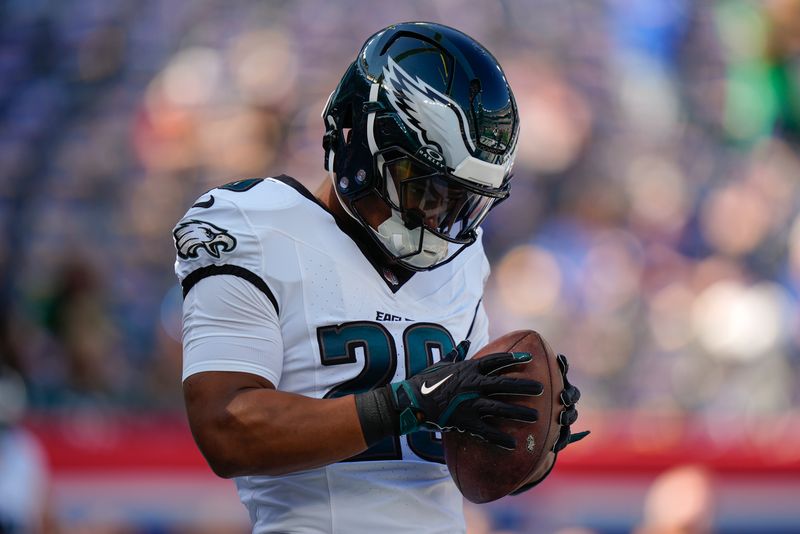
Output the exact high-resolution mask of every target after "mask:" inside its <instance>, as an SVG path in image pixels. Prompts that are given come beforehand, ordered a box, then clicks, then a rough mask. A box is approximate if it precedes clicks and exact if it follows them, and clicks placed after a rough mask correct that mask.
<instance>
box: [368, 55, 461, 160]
mask: <svg viewBox="0 0 800 534" xmlns="http://www.w3.org/2000/svg"><path fill="white" fill-rule="evenodd" d="M383 86H384V89H385V90H386V94H387V97H388V99H389V102H390V103H391V104H392V107H394V109H395V110H396V111H397V114H398V115H399V116H400V118H401V119H402V120H403V122H404V123H405V124H406V125H407V126H408V127H409V128H411V129H412V130H413V131H414V132H416V134H417V137H418V139H419V142H420V144H422V145H423V146H425V145H428V146H433V147H435V148H436V149H437V150H438V151H439V152H440V153H441V154H442V155H443V156H444V158H445V160H446V161H447V163H449V164H450V165H454V164H457V163H459V162H461V161H463V160H464V159H466V158H467V157H469V156H470V155H471V154H472V153H473V152H474V151H475V144H474V143H473V142H472V137H471V136H470V135H469V123H468V122H467V117H466V115H464V110H462V109H461V107H459V106H458V104H456V103H455V102H454V101H453V100H452V99H451V98H449V97H448V96H447V95H444V94H442V93H440V92H439V91H437V90H436V89H434V88H433V87H431V86H430V85H428V84H427V83H425V82H424V81H423V80H421V79H419V78H418V77H412V76H411V75H410V74H408V73H407V72H406V71H405V70H403V69H402V67H400V66H399V65H398V64H397V63H395V61H394V60H393V59H392V58H391V57H389V58H388V63H387V66H386V67H384V68H383Z"/></svg>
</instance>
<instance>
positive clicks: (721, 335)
mask: <svg viewBox="0 0 800 534" xmlns="http://www.w3.org/2000/svg"><path fill="white" fill-rule="evenodd" d="M409 19H428V20H435V21H441V22H444V23H446V24H449V25H452V26H455V27H457V28H459V29H461V30H463V31H465V32H467V33H469V34H470V35H473V36H474V37H476V38H477V39H478V40H479V41H481V42H483V43H484V44H485V45H487V47H488V48H489V49H490V50H492V51H493V52H494V54H495V55H496V56H497V57H498V58H499V59H500V62H501V64H502V65H503V66H504V69H505V71H506V73H507V75H508V77H509V79H510V82H511V85H512V87H513V88H514V90H515V93H516V96H517V100H518V104H519V108H520V111H521V114H522V138H521V146H520V149H519V155H518V157H517V163H516V167H515V176H514V182H513V192H512V198H511V199H510V200H509V201H508V202H507V203H505V204H504V205H503V206H502V207H501V208H500V209H498V210H496V211H495V212H493V213H492V214H491V216H490V217H489V219H488V221H487V222H486V224H485V229H486V234H485V244H486V248H487V250H488V253H489V254H490V259H491V260H492V263H493V267H494V270H493V276H492V278H491V281H490V285H489V287H488V294H487V304H488V306H489V308H490V317H492V319H493V321H494V323H493V332H494V334H495V335H497V334H500V333H502V332H505V331H508V330H511V329H514V328H519V327H525V328H530V327H533V328H536V329H538V330H540V331H542V332H543V333H544V334H545V335H546V336H548V337H549V338H550V339H551V340H552V342H553V343H554V345H555V346H557V347H559V348H560V349H561V350H562V351H564V352H565V353H567V354H568V355H569V356H570V359H571V361H572V362H573V368H574V370H573V371H572V373H574V374H575V375H576V376H575V379H574V380H575V382H576V383H579V384H581V387H582V389H583V390H584V393H585V397H584V398H585V401H584V405H585V407H586V409H587V410H604V409H608V408H630V407H636V408H638V409H644V410H650V411H652V410H659V411H665V412H670V413H672V412H693V413H698V414H701V415H709V416H714V417H718V416H720V415H724V414H729V415H731V416H732V417H734V416H735V417H736V418H737V419H738V420H742V418H743V417H744V420H746V419H747V417H750V416H752V417H759V416H760V415H761V414H764V413H767V414H779V413H783V412H785V411H787V410H792V409H797V408H798V406H799V405H800V395H799V394H798V391H800V328H798V326H800V301H799V300H798V296H799V295H798V289H800V216H798V203H799V202H800V188H799V184H800V182H799V181H798V177H800V159H798V151H797V148H798V141H799V140H800V53H799V52H800V2H798V1H797V0H771V1H765V2H756V1H747V0H720V1H716V2H712V1H708V2H691V1H688V0H673V1H670V2H662V1H660V0H636V1H622V0H620V1H611V0H607V1H568V2H565V1H562V0H537V1H535V2H534V1H531V2H523V1H514V0H509V1H503V2H473V3H471V4H469V7H464V6H463V5H461V4H460V3H459V2H455V1H451V0H440V1H436V2H427V1H426V2H423V1H415V2H392V3H386V4H382V5H381V7H380V9H377V8H374V7H373V6H372V4H371V3H370V2H367V1H361V0H346V1H341V2H325V1H310V0H308V1H298V2H278V1H275V2H260V1H241V2H237V3H235V4H233V5H231V4H229V3H227V2H223V1H212V0H204V1H188V0H183V1H171V2H156V1H133V0H78V1H72V2H63V3H62V2H54V1H46V0H36V1H34V0H28V1H6V2H0V161H1V162H2V164H1V165H0V225H2V232H3V233H2V235H3V236H4V238H3V239H2V240H0V273H2V276H1V277H0V323H1V324H0V354H2V361H3V364H4V365H6V366H9V367H11V368H14V369H16V370H17V371H18V372H19V373H20V374H21V375H22V376H23V377H24V379H25V382H26V384H27V386H28V390H29V396H30V401H31V404H32V406H33V407H35V408H38V409H43V410H56V409H65V408H75V407H93V408H98V409H105V408H115V407H126V408H133V409H137V408H159V409H173V408H178V407H179V406H180V403H181V401H180V388H179V380H180V341H179V340H180V305H181V296H180V292H179V289H178V287H177V284H176V280H175V278H174V275H173V273H172V263H173V259H174V250H173V247H172V243H171V235H170V234H171V229H172V226H173V224H174V223H175V221H176V220H177V219H178V218H179V217H180V216H181V215H182V214H183V212H184V211H185V210H186V209H187V208H188V206H189V205H190V204H191V202H192V201H193V200H194V199H195V198H196V197H198V196H199V195H200V194H201V193H202V192H203V191H205V190H207V189H209V188H211V187H213V186H215V185H218V184H221V183H225V182H228V181H231V180H234V179H239V178H243V177H253V176H265V175H271V174H281V173H287V174H290V175H293V176H294V177H296V178H297V179H298V180H300V181H302V182H304V183H305V184H307V185H308V186H309V187H311V188H313V187H315V186H316V184H317V183H319V181H320V180H322V179H323V171H322V158H323V154H322V149H321V145H320V142H321V136H322V120H321V119H320V117H319V114H320V110H321V109H322V107H323V104H324V101H325V99H326V98H327V96H328V94H329V92H330V91H331V90H332V89H333V87H334V86H335V84H336V82H337V81H338V78H339V77H340V75H341V74H342V73H343V72H344V69H345V68H346V66H347V64H348V63H349V62H350V61H352V60H353V58H354V56H355V53H356V51H357V49H358V46H359V45H360V43H361V42H363V40H364V39H365V38H366V37H367V36H368V35H369V34H370V33H371V32H373V31H375V30H377V29H379V28H381V27H383V26H384V25H386V24H388V23H390V22H393V21H400V20H409Z"/></svg>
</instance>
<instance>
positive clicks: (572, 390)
mask: <svg viewBox="0 0 800 534" xmlns="http://www.w3.org/2000/svg"><path fill="white" fill-rule="evenodd" d="M556 359H557V360H558V367H559V368H560V369H561V377H562V378H563V379H564V390H563V391H562V392H561V404H563V405H564V409H563V410H561V415H560V416H559V421H558V422H559V423H561V434H560V435H559V436H558V440H557V441H556V444H555V446H554V447H553V452H559V451H561V450H562V449H564V448H565V447H566V446H567V445H569V444H570V443H575V442H576V441H580V440H582V439H583V438H585V437H586V436H588V435H589V431H588V430H584V431H583V432H577V433H575V434H573V433H572V432H571V429H570V427H571V426H572V425H573V424H574V423H575V421H577V420H578V410H577V408H576V407H575V405H576V404H577V403H578V401H579V400H580V398H581V391H580V390H579V389H578V388H577V387H575V386H574V385H572V383H570V381H569V379H568V378H567V371H569V362H568V361H567V357H566V356H564V355H563V354H559V355H558V356H557V357H556Z"/></svg>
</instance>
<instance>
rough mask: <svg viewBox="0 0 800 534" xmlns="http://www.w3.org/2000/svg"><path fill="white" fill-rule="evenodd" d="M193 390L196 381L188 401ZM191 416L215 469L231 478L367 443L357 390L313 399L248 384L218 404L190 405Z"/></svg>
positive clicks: (349, 452) (306, 463)
mask: <svg viewBox="0 0 800 534" xmlns="http://www.w3.org/2000/svg"><path fill="white" fill-rule="evenodd" d="M190 395H191V387H189V388H187V405H188V401H189V398H188V397H189V396H190ZM192 402H194V403H197V399H193V400H192ZM195 406H196V404H195ZM189 421H190V424H191V427H192V433H193V434H194V437H195V440H196V441H197V444H198V446H199V447H200V449H201V451H202V452H203V454H204V456H205V457H206V459H207V460H208V462H209V464H210V465H211V467H212V469H213V470H214V472H215V473H217V474H218V475H220V476H223V477H226V478H227V477H233V476H242V475H258V474H261V475H280V474H286V473H291V472H294V471H300V470H303V469H311V468H314V467H320V466H323V465H327V464H330V463H334V462H337V461H340V460H343V459H346V458H349V457H351V456H354V455H356V454H358V453H360V452H362V451H363V450H365V449H366V448H367V445H366V443H365V441H364V437H363V433H362V431H361V424H360V422H359V418H358V414H357V413H356V407H355V402H354V399H353V397H352V396H348V397H341V398H337V399H312V398H309V397H304V396H301V395H295V394H292V393H285V392H281V391H276V390H274V389H266V388H263V387H258V388H256V387H254V388H244V389H240V390H238V391H236V392H234V393H233V394H232V395H231V396H230V398H229V399H228V400H227V402H225V403H221V404H220V405H219V407H218V408H217V409H216V410H215V409H214V408H213V407H212V406H211V405H207V409H202V410H189Z"/></svg>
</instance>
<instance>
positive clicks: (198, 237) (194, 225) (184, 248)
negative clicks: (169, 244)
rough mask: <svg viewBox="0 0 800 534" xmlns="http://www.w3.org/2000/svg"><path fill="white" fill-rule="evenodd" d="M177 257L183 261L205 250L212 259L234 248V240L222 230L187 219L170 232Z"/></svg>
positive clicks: (202, 222)
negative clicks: (173, 239)
mask: <svg viewBox="0 0 800 534" xmlns="http://www.w3.org/2000/svg"><path fill="white" fill-rule="evenodd" d="M172 236H173V237H174V238H175V248H176V249H177V251H178V256H179V257H180V258H182V259H184V260H186V259H189V258H197V257H198V251H199V250H201V249H202V250H205V251H206V252H207V253H208V254H209V255H210V256H212V257H214V258H219V257H220V252H230V251H232V250H233V249H235V248H236V238H235V237H233V236H232V235H230V234H229V233H228V231H227V230H225V229H224V228H220V227H219V226H215V225H213V224H211V223H210V222H206V221H200V220H198V219H188V220H186V221H184V222H182V223H180V224H179V225H178V226H176V227H175V230H173V232H172Z"/></svg>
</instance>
